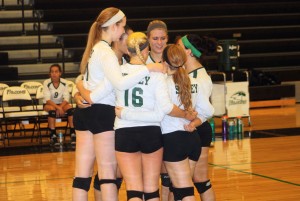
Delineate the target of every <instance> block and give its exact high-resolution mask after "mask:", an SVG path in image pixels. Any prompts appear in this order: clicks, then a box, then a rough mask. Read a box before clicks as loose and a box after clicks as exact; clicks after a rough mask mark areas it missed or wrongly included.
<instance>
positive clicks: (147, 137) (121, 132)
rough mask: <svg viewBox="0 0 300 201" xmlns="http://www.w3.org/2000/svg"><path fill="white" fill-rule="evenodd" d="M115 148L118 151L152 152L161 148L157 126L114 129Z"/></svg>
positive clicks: (160, 137) (159, 130)
mask: <svg viewBox="0 0 300 201" xmlns="http://www.w3.org/2000/svg"><path fill="white" fill-rule="evenodd" d="M115 136H116V138H115V149H116V151H120V152H127V153H134V152H138V151H140V152H142V153H146V154H147V153H153V152H155V151H157V150H159V149H160V148H162V146H163V144H162V134H161V129H160V127H159V126H141V127H127V128H120V129H116V135H115Z"/></svg>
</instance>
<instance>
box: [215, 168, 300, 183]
mask: <svg viewBox="0 0 300 201" xmlns="http://www.w3.org/2000/svg"><path fill="white" fill-rule="evenodd" d="M209 165H212V166H215V167H220V168H223V169H227V170H231V171H235V172H240V173H244V174H249V175H254V176H258V177H262V178H266V179H271V180H274V181H279V182H282V183H286V184H291V185H294V186H300V184H297V183H293V182H290V181H285V180H282V179H277V178H274V177H269V176H265V175H262V174H257V173H254V172H247V171H243V170H238V169H234V168H230V167H226V166H223V165H217V164H213V163H209Z"/></svg>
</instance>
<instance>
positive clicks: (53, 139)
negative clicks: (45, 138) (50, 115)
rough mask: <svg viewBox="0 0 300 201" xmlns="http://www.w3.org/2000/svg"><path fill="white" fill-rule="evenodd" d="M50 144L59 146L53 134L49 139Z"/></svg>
mask: <svg viewBox="0 0 300 201" xmlns="http://www.w3.org/2000/svg"><path fill="white" fill-rule="evenodd" d="M50 144H53V145H59V142H58V141H57V137H56V135H55V134H53V135H52V136H51V138H50Z"/></svg>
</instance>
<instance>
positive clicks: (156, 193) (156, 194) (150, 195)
mask: <svg viewBox="0 0 300 201" xmlns="http://www.w3.org/2000/svg"><path fill="white" fill-rule="evenodd" d="M144 198H145V200H150V199H152V198H159V190H158V189H157V191H154V192H152V193H145V192H144Z"/></svg>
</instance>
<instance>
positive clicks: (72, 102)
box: [67, 80, 76, 108]
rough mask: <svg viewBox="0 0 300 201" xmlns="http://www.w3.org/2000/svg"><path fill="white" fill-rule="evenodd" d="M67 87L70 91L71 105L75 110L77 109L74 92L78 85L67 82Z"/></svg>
mask: <svg viewBox="0 0 300 201" xmlns="http://www.w3.org/2000/svg"><path fill="white" fill-rule="evenodd" d="M67 85H68V90H69V93H70V100H69V101H70V104H71V105H72V107H73V108H75V107H76V104H75V101H74V99H73V97H74V96H73V91H74V87H76V84H75V83H74V82H72V81H71V80H67Z"/></svg>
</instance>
